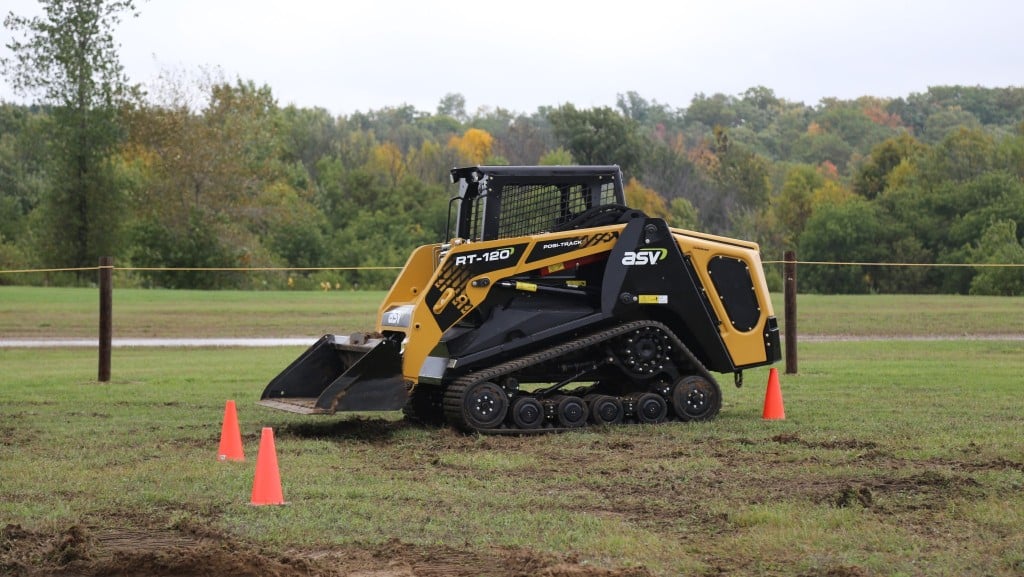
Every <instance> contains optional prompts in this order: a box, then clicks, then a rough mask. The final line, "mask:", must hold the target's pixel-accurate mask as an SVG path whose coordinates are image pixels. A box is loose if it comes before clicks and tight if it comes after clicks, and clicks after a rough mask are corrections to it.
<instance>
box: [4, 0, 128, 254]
mask: <svg viewBox="0 0 1024 577" xmlns="http://www.w3.org/2000/svg"><path fill="white" fill-rule="evenodd" d="M41 4H42V5H43V16H37V17H33V18H27V17H24V16H19V15H16V14H14V13H9V14H8V15H7V18H6V19H5V20H4V25H5V26H6V27H7V28H8V29H9V30H11V32H12V33H13V34H14V35H15V36H18V35H20V36H21V37H20V38H18V37H12V39H11V40H10V41H9V42H8V43H7V47H8V48H9V49H10V50H11V53H12V56H11V57H9V58H5V59H3V61H2V63H0V65H2V70H3V73H4V76H6V77H7V78H8V79H9V80H10V82H11V85H12V87H13V88H14V90H15V91H16V92H18V93H19V94H23V95H27V96H28V95H30V96H33V97H35V98H37V99H38V101H39V102H41V103H43V104H45V105H48V106H50V107H51V111H52V112H51V113H52V118H53V123H52V125H51V130H52V136H51V158H52V159H53V167H52V168H51V169H50V170H49V171H48V173H49V176H50V186H49V191H48V194H47V196H46V198H45V201H44V205H43V209H44V210H45V212H46V218H44V219H41V222H42V223H44V225H45V226H46V227H47V230H46V234H42V235H40V238H41V239H45V244H44V246H42V247H41V248H42V250H43V252H44V254H45V255H46V256H47V257H48V259H49V262H51V263H53V264H54V265H57V266H83V265H90V264H94V263H95V262H96V261H97V259H98V257H99V256H101V255H107V254H114V253H116V252H117V250H118V248H119V246H118V244H119V243H118V239H119V237H120V235H119V232H120V228H121V226H120V225H121V223H122V222H123V220H124V219H123V218H122V217H121V215H122V210H123V209H122V207H123V206H124V203H123V202H122V196H121V191H120V190H118V187H117V182H116V177H115V174H114V171H113V168H112V167H111V165H110V162H109V157H110V155H111V153H112V152H114V150H115V148H116V147H117V145H118V143H119V142H120V139H121V135H122V131H121V125H120V117H119V111H120V109H121V108H122V107H124V106H126V105H127V104H129V103H130V102H132V101H133V100H134V99H135V97H137V96H138V91H137V89H136V88H135V87H133V86H132V85H131V84H129V81H128V78H127V76H126V75H125V74H124V72H123V69H122V67H121V64H120V62H119V59H118V54H117V45H116V44H115V43H114V40H113V36H112V29H113V28H114V26H116V25H117V24H118V23H119V22H120V21H121V17H122V14H124V13H126V12H127V13H129V14H132V15H135V14H136V13H135V7H134V2H133V0H41Z"/></svg>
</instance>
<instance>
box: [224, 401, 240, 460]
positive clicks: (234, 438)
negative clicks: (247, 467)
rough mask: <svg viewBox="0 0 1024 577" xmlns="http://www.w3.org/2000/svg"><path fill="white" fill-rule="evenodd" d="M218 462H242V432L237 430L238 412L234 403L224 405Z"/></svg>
mask: <svg viewBox="0 0 1024 577" xmlns="http://www.w3.org/2000/svg"><path fill="white" fill-rule="evenodd" d="M217 460H218V461H244V460H245V453H244V452H243V451H242V431H241V429H239V428H238V411H236V410H235V402H234V401H228V402H227V403H226V404H225V405H224V422H223V424H222V425H221V428H220V449H219V450H218V451H217Z"/></svg>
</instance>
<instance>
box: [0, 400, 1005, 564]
mask: <svg viewBox="0 0 1024 577" xmlns="http://www.w3.org/2000/svg"><path fill="white" fill-rule="evenodd" d="M409 426H412V425H408V424H406V423H403V422H391V421H384V420H378V419H370V420H355V421H342V422H339V423H337V424H336V425H333V426H332V428H331V429H330V430H325V429H324V428H323V427H317V428H315V429H314V430H312V431H307V430H306V427H304V426H302V425H299V426H294V427H291V428H286V429H284V430H282V431H281V435H282V436H288V435H293V436H297V437H303V436H306V435H311V436H314V435H315V436H322V435H323V434H324V433H325V432H329V433H330V435H331V436H332V437H334V438H335V439H336V440H337V441H338V442H341V443H346V444H356V445H359V444H364V445H367V446H370V447H372V446H374V445H376V446H378V447H377V448H381V447H380V446H382V445H387V443H388V438H389V437H390V436H391V435H392V434H393V433H394V432H395V430H397V429H400V428H402V427H409ZM664 426H674V425H664ZM435 433H436V434H435V435H434V436H433V437H431V439H430V441H429V442H428V443H429V444H431V445H436V446H433V447H431V448H432V449H433V450H447V451H451V450H454V451H462V450H465V451H468V450H473V449H474V448H476V449H480V448H481V447H483V448H491V449H494V448H500V449H501V450H503V451H507V452H509V453H517V452H524V451H530V452H536V451H537V450H538V448H537V444H536V443H535V442H533V441H532V440H531V439H533V438H531V437H490V438H485V439H483V441H481V440H480V439H474V438H472V437H466V436H463V435H459V434H457V433H455V432H453V431H450V430H445V429H442V430H437V431H435ZM645 442H646V441H645V439H643V438H642V437H631V436H630V435H628V434H615V435H608V436H607V437H602V438H600V439H599V440H597V441H594V445H595V446H594V447H593V448H594V449H595V450H594V452H593V453H592V455H593V456H594V457H595V458H597V459H600V456H601V455H607V454H608V453H607V451H612V452H615V453H617V454H624V455H625V454H637V453H638V452H641V451H640V449H641V447H639V444H642V443H645ZM751 445H758V447H756V448H757V449H758V457H757V459H758V460H759V461H763V463H762V464H763V467H764V468H761V469H756V470H751V466H750V465H751V464H750V462H749V461H748V459H749V457H747V456H744V455H743V453H744V451H742V450H737V449H740V448H748V449H749V448H750V446H751ZM971 448H972V447H971V445H968V446H966V447H965V450H964V458H963V459H962V460H956V461H955V462H954V461H949V460H919V461H918V460H915V461H907V460H904V459H897V458H894V457H893V456H892V455H891V454H890V453H889V452H888V451H887V450H886V448H885V447H882V446H879V445H878V444H877V443H876V442H872V441H862V440H857V439H853V438H846V439H843V438H835V439H830V440H828V441H820V440H809V439H805V438H803V437H801V436H800V435H799V434H795V433H783V434H777V435H775V436H772V437H771V438H767V439H763V438H762V439H744V438H733V439H727V440H712V441H708V442H705V443H704V444H702V446H700V447H699V448H687V447H677V448H676V449H675V450H676V451H677V453H678V454H676V455H674V456H675V457H677V458H688V457H693V456H695V455H697V454H701V455H710V456H712V457H714V458H716V459H718V460H720V461H722V462H723V465H724V466H723V467H721V468H719V469H718V470H717V472H715V473H713V474H712V475H711V476H709V477H708V478H707V479H705V480H704V481H706V483H703V485H704V488H703V489H696V493H694V489H686V491H687V492H688V494H691V497H693V499H694V500H695V501H697V502H700V501H702V500H704V499H711V498H712V496H713V494H716V493H717V494H721V493H723V492H724V493H731V492H741V491H742V490H743V489H742V488H743V487H748V488H749V487H750V486H751V485H754V484H757V485H758V489H757V491H756V495H757V499H761V500H763V501H764V502H767V501H770V500H772V499H777V498H783V497H785V498H788V499H799V500H802V501H805V502H808V503H812V504H814V505H816V506H824V507H830V508H831V507H834V508H851V507H852V508H858V509H861V510H864V511H868V512H870V513H871V514H872V515H874V516H876V517H878V518H879V519H880V520H882V521H883V522H884V523H885V524H887V525H896V526H899V527H900V528H901V529H902V530H905V531H906V532H908V533H912V534H918V535H927V536H928V537H929V538H933V539H934V540H935V544H936V547H939V548H942V547H945V546H946V545H948V546H954V545H955V544H956V543H957V542H958V541H959V540H960V536H958V535H956V534H953V533H951V532H950V531H948V529H949V528H947V529H941V528H940V527H938V526H939V525H942V524H943V522H944V515H945V511H946V510H947V509H948V507H949V503H950V499H953V498H957V499H964V498H967V499H971V498H973V497H979V498H980V497H981V496H982V495H983V494H984V492H985V491H984V488H983V487H982V486H981V482H979V481H978V480H977V478H978V476H979V475H981V474H983V473H984V472H986V471H1003V470H1013V471H1024V463H1021V462H1019V461H1015V460H1007V459H1002V458H1000V459H996V460H992V459H988V460H985V459H978V458H974V457H972V456H971V455H970V453H972V450H971ZM799 449H810V450H816V449H826V450H828V451H835V452H836V454H837V455H841V456H843V458H844V459H845V458H847V457H849V458H851V459H854V460H856V461H859V462H867V463H869V464H870V465H871V466H872V467H873V468H874V469H876V470H878V471H879V474H878V476H876V477H872V478H865V479H862V480H861V481H860V482H858V483H847V482H837V481H836V480H834V479H828V478H825V477H810V478H801V477H792V476H786V475H782V476H778V477H775V476H771V475H766V476H765V475H764V473H765V472H766V471H769V470H770V468H771V467H772V466H773V465H778V466H785V465H783V463H788V461H790V460H791V453H792V452H793V450H799ZM588 455H590V454H588V453H584V454H583V455H581V459H582V461H581V464H583V465H586V466H587V467H588V470H595V471H596V472H597V473H601V472H602V467H605V468H607V467H609V464H608V463H603V464H602V463H601V462H599V461H595V462H588V459H589V458H590V457H588ZM810 458H811V459H816V458H817V457H813V456H812V457H810ZM605 472H609V473H610V472H611V471H610V470H609V471H605ZM550 473H551V471H544V470H537V471H533V472H532V474H538V475H545V474H550ZM519 474H523V473H522V472H520V473H519ZM752 476H753V477H752ZM641 481H643V482H638V483H636V484H634V485H631V486H630V487H629V488H628V489H625V490H623V491H621V492H619V493H617V494H616V495H615V496H614V499H612V500H606V501H595V504H594V508H593V510H591V511H586V513H588V514H594V515H601V514H617V515H624V516H626V517H627V518H629V519H630V520H631V521H632V522H634V523H637V524H641V525H651V524H653V525H655V526H657V527H658V529H659V530H664V531H665V532H666V536H667V538H669V539H676V540H678V539H684V538H686V536H683V535H680V534H675V533H673V529H672V526H671V522H670V520H671V519H673V518H678V517H680V516H684V515H685V516H687V518H689V519H691V520H692V521H693V522H694V523H695V525H696V528H697V529H698V531H699V533H700V534H702V535H710V536H714V535H722V534H725V533H728V532H729V531H730V521H729V520H728V519H726V518H724V517H723V516H721V515H715V514H713V513H712V512H710V511H706V510H702V509H701V508H699V507H698V508H696V509H694V508H693V507H692V506H691V505H689V504H682V503H679V502H675V504H674V505H672V504H671V502H669V501H665V500H663V499H661V498H659V497H658V495H659V494H664V493H666V492H669V493H674V492H676V491H679V490H680V489H679V488H677V487H674V486H672V485H671V484H670V483H669V481H667V480H653V479H651V480H649V479H641ZM648 481H649V482H648ZM667 483H668V484H667ZM701 491H706V492H707V493H706V494H702V493H701ZM609 503H611V504H612V506H613V507H614V508H615V511H609V510H608V509H607V507H609ZM637 503H643V504H644V505H645V506H644V507H640V508H637V507H636V504H637ZM666 503H669V507H670V509H671V507H676V509H675V510H666V509H665V506H666ZM947 541H948V543H947ZM460 545H461V546H460ZM779 561H780V562H781V563H783V564H785V563H786V562H787V561H789V560H786V559H781V560H779ZM749 563H750V560H749V559H746V560H745V559H743V558H742V556H738V557H737V558H730V557H725V556H723V557H720V558H718V559H709V565H710V567H711V570H710V571H709V572H706V573H705V574H707V575H711V574H714V575H727V574H730V573H732V572H735V571H739V572H741V573H749V569H750V567H745V566H744V564H749ZM655 574H656V573H655V572H653V571H650V570H648V569H646V568H644V567H614V566H612V567H608V566H605V567H597V566H594V565H592V564H589V563H587V562H586V561H584V560H581V559H579V558H577V557H575V556H573V555H572V554H571V553H570V554H565V555H556V554H550V553H542V552H537V551H531V550H528V549H525V548H508V547H488V548H483V549H478V548H477V549H475V548H472V547H470V546H469V545H468V544H451V545H449V546H441V547H427V546H419V545H413V544H409V543H403V542H400V541H397V540H392V541H390V542H386V543H383V544H352V545H345V546H340V547H337V548H333V549H331V550H285V551H281V550H280V549H270V548H267V547H266V546H260V545H258V544H255V543H247V542H244V541H240V540H239V539H238V537H237V536H232V535H229V534H222V533H218V532H216V531H213V530H210V529H209V528H207V527H205V526H202V525H199V524H196V523H191V522H190V523H177V524H172V525H170V526H169V525H168V520H167V519H166V518H161V517H158V516H154V517H145V516H142V515H141V514H140V513H139V512H135V513H132V514H130V515H128V514H118V513H111V514H110V515H109V518H103V520H102V521H101V522H97V523H95V524H92V525H73V526H69V527H66V528H64V529H63V530H60V531H56V532H50V533H43V532H37V531H32V530H27V529H25V528H23V527H21V526H19V525H14V524H8V525H6V526H3V527H0V575H11V576H14V577H42V576H47V577H72V576H89V577H92V576H114V577H143V576H157V577H199V576H215V577H228V576H238V577H248V576H253V577H256V576H260V577H263V576H267V577H299V576H317V577H319V576H323V577H333V576H348V577H429V576H452V577H460V576H466V577H469V576H483V577H520V576H547V577H598V576H600V577H641V576H650V575H655ZM873 574H874V573H872V572H870V571H868V570H866V569H863V568H861V567H859V566H857V565H843V564H836V565H830V566H828V567H825V568H823V569H822V570H820V571H816V572H814V573H806V572H805V573H800V577H858V576H867V575H873Z"/></svg>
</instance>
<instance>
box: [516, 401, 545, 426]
mask: <svg viewBox="0 0 1024 577" xmlns="http://www.w3.org/2000/svg"><path fill="white" fill-rule="evenodd" d="M510 413H511V417H512V423H513V424H515V426H516V427H517V428H519V429H527V430H529V429H538V428H540V426H541V425H543V424H544V406H543V405H541V403H540V401H538V400H537V399H535V398H534V397H519V398H518V399H516V400H515V401H514V402H513V403H512V410H511V411H510Z"/></svg>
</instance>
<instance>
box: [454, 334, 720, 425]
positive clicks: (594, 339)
mask: <svg viewBox="0 0 1024 577" xmlns="http://www.w3.org/2000/svg"><path fill="white" fill-rule="evenodd" d="M644 327H654V328H657V329H659V330H661V331H662V332H664V333H665V334H666V335H668V337H669V339H671V341H672V344H673V345H675V346H676V347H677V348H678V350H680V351H682V352H683V354H684V355H685V356H686V358H687V360H688V361H689V362H690V363H691V364H692V365H693V367H694V369H696V371H697V373H698V374H700V376H702V377H704V378H705V379H708V381H710V382H711V383H712V384H714V385H715V386H716V387H718V382H717V381H716V380H715V378H714V377H713V376H712V375H711V373H710V372H708V370H707V368H706V367H705V366H704V364H703V363H701V362H700V360H699V359H697V357H695V356H694V354H693V353H692V352H691V351H690V349H689V348H687V346H686V345H685V344H683V342H682V341H680V340H679V338H678V337H677V336H676V335H675V333H673V332H672V331H671V330H669V328H668V327H667V326H665V325H664V324H662V323H659V322H657V321H632V322H628V323H624V324H621V325H618V326H615V327H612V328H610V329H605V330H603V331H599V332H596V333H593V334H590V335H586V336H583V337H579V338H577V339H574V340H571V341H569V342H567V343H562V344H560V345H555V346H553V347H551V348H549V349H545V350H542V351H537V352H535V353H531V354H529V355H526V356H523V357H520V358H518V359H513V360H511V361H506V362H504V363H502V364H500V365H495V366H493V367H489V368H486V369H483V370H480V371H477V372H475V373H469V374H466V375H463V376H461V377H459V378H458V379H455V381H453V382H452V383H451V384H450V385H449V386H448V388H447V389H446V390H445V393H444V413H445V417H446V418H447V420H448V423H449V424H451V425H454V426H455V427H458V428H459V429H461V430H463V431H468V432H479V433H488V434H536V433H552V432H561V431H570V430H573V429H566V428H559V427H548V428H543V427H542V428H539V429H517V428H514V427H511V426H506V427H503V428H498V429H474V428H473V427H472V426H470V425H469V424H468V423H466V422H465V420H464V419H463V418H462V401H463V396H464V394H465V392H466V389H468V388H469V387H471V386H473V385H475V384H477V383H482V382H486V381H493V380H494V379H496V378H498V377H501V376H502V375H507V374H509V373H514V372H516V371H518V370H521V369H524V368H526V367H529V366H532V365H535V364H538V363H542V362H544V361H549V360H552V359H557V358H558V357H561V356H563V355H566V354H568V353H571V352H574V351H579V350H583V349H586V348H588V347H592V346H594V345H597V344H599V343H602V342H605V341H608V340H611V339H613V338H615V337H618V336H622V335H625V334H627V333H630V332H633V331H635V330H638V329H641V328H644ZM720 388H721V387H719V389H720Z"/></svg>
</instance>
